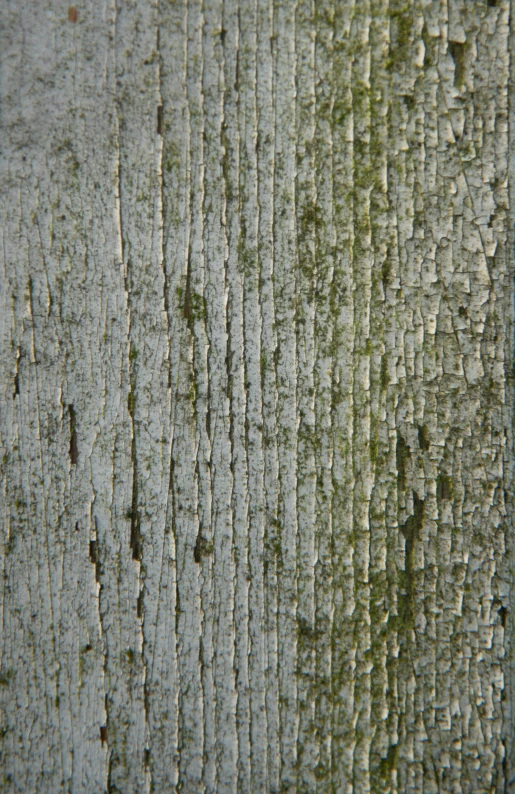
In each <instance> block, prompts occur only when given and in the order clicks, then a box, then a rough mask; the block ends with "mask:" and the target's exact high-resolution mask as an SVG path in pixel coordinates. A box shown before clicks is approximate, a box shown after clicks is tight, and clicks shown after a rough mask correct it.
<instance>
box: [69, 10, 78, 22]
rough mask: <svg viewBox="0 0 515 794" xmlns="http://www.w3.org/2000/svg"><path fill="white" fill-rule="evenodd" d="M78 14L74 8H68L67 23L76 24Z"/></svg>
mask: <svg viewBox="0 0 515 794" xmlns="http://www.w3.org/2000/svg"><path fill="white" fill-rule="evenodd" d="M77 18H78V14H77V9H76V8H75V6H70V7H69V9H68V22H77Z"/></svg>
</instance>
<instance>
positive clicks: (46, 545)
mask: <svg viewBox="0 0 515 794" xmlns="http://www.w3.org/2000/svg"><path fill="white" fill-rule="evenodd" d="M28 292H29V311H30V319H31V330H32V353H33V356H34V382H35V386H36V406H37V408H36V410H37V422H38V437H39V446H38V450H39V454H38V457H39V465H40V467H41V488H42V492H43V505H42V507H43V521H44V526H45V528H46V529H49V527H48V517H47V498H48V497H47V492H46V487H45V477H44V476H43V472H44V471H46V467H45V465H44V460H43V458H44V456H43V444H42V438H43V434H42V432H41V405H40V397H39V392H40V389H39V378H38V364H39V359H38V350H37V345H36V322H35V316H36V315H35V313H34V291H33V284H32V276H30V275H29V279H28ZM44 536H45V541H44V548H45V553H46V566H47V571H48V595H49V608H50V625H51V626H52V645H53V651H54V660H55V664H56V668H57V675H56V689H57V686H58V682H59V671H60V669H61V663H60V661H59V657H58V654H57V648H58V642H57V637H56V626H55V621H54V605H53V597H52V571H51V567H50V541H49V532H48V531H45V532H44ZM59 551H61V549H59ZM45 679H46V675H45ZM57 695H58V692H56V696H57ZM57 724H58V726H59V738H60V740H61V741H60V757H61V772H62V774H63V775H64V747H63V734H62V729H61V712H60V710H59V709H57Z"/></svg>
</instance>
